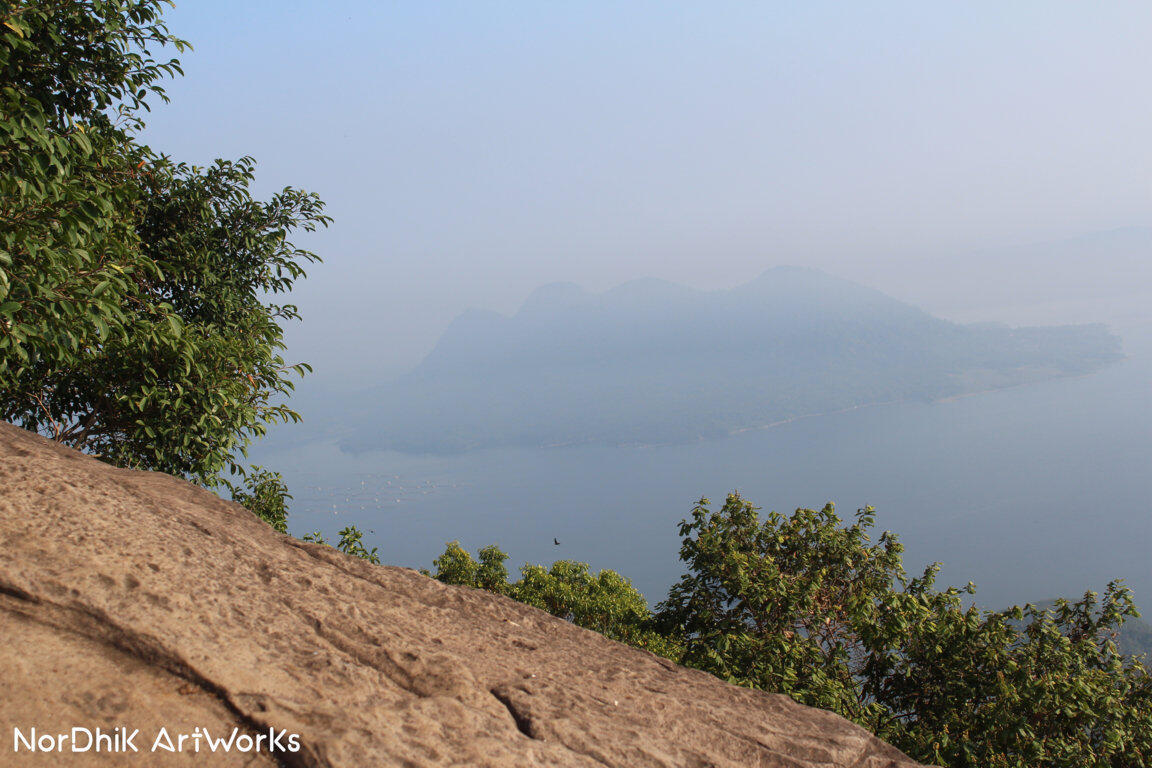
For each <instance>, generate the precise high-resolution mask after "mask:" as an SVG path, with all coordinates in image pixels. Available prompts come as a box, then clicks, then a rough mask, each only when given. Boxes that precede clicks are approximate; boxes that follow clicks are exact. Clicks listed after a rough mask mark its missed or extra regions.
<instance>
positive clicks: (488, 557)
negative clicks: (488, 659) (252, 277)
mask: <svg viewBox="0 0 1152 768" xmlns="http://www.w3.org/2000/svg"><path fill="white" fill-rule="evenodd" d="M478 556H479V561H477V560H474V559H473V558H472V556H471V555H470V554H469V553H468V552H467V551H466V550H465V549H464V548H463V547H462V546H460V543H459V542H457V541H453V542H449V543H448V545H447V547H446V548H445V550H444V554H442V555H440V557H438V558H436V560H435V561H434V562H433V565H434V566H435V568H436V572H435V573H434V574H429V575H432V576H434V578H436V579H439V580H440V581H442V582H444V583H446V584H459V585H462V586H467V587H474V588H477V589H485V590H488V591H489V592H494V593H496V594H500V595H507V596H508V597H511V598H513V599H514V600H518V601H520V602H522V603H527V604H528V605H532V606H535V607H536V608H540V609H542V610H545V611H548V612H549V613H551V614H552V615H553V616H559V617H560V618H562V619H565V620H566V621H571V622H572V623H573V624H576V625H577V626H581V627H584V628H586V629H591V630H593V631H596V632H599V633H601V634H603V635H606V636H608V637H610V638H612V639H613V640H618V641H620V642H623V643H628V644H629V645H633V646H636V647H639V648H645V649H647V650H650V651H652V652H653V653H658V654H661V655H666V656H667V655H672V654H673V653H675V652H677V651H676V649H675V648H674V647H673V645H672V644H670V643H669V642H668V641H667V639H666V638H664V637H663V636H662V635H660V634H658V633H657V632H655V631H654V630H653V628H652V627H651V621H652V613H651V611H650V610H649V608H648V603H647V602H646V601H645V599H644V596H643V595H641V594H640V593H639V592H637V591H636V588H635V587H633V586H632V583H631V582H630V581H628V579H626V578H624V577H623V576H621V575H620V574H618V573H616V572H615V571H609V570H602V571H600V572H599V573H597V574H592V573H591V571H590V569H589V567H588V564H587V563H578V562H574V561H572V560H557V561H556V562H554V563H553V564H552V566H551V567H550V568H545V567H544V566H542V565H532V564H525V565H524V566H523V567H522V568H521V569H520V579H519V580H518V581H516V582H512V583H509V581H508V570H507V568H505V566H504V561H505V560H507V559H508V555H507V554H505V553H504V552H503V551H501V550H500V548H499V547H497V546H487V547H484V548H483V549H481V550H480V551H479V552H478Z"/></svg>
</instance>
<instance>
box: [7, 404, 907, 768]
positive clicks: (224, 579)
mask: <svg viewBox="0 0 1152 768" xmlns="http://www.w3.org/2000/svg"><path fill="white" fill-rule="evenodd" d="M0 545H2V546H0V637H3V638H4V640H5V642H4V643H0V679H2V680H3V682H4V691H3V695H2V696H0V753H3V754H5V758H4V763H5V764H6V765H52V766H57V765H59V766H67V765H90V764H91V765H110V766H111V765H140V766H146V765H147V766H153V765H211V766H216V765H277V764H279V765H288V766H349V767H350V768H362V767H366V766H411V767H413V768H414V767H416V766H448V765H459V766H516V767H517V768H519V767H521V766H525V767H526V766H587V767H589V768H591V767H596V766H598V767H599V768H603V766H621V767H625V766H626V767H628V768H639V767H642V766H652V767H653V768H655V767H656V766H693V767H696V768H704V767H705V766H715V767H716V768H720V767H721V766H779V767H780V768H784V767H788V768H808V767H812V768H815V767H816V766H820V767H821V768H834V767H839V766H844V768H848V767H849V766H851V767H853V768H913V766H915V765H917V764H916V763H914V762H913V761H911V760H909V759H908V758H907V757H905V756H904V755H902V754H901V753H900V752H899V751H898V750H896V749H895V748H893V747H891V746H889V745H887V744H885V743H884V742H882V741H879V740H878V739H876V738H874V737H873V736H871V735H870V734H868V733H867V732H865V731H864V730H862V729H860V728H858V727H856V726H855V725H852V724H851V723H849V722H847V721H845V720H843V719H842V718H840V717H837V716H836V715H833V714H830V713H828V712H823V711H820V710H816V709H811V708H808V707H804V706H801V705H799V704H796V703H794V702H793V701H792V700H791V699H788V698H787V697H784V696H778V695H769V694H765V693H761V692H757V691H751V690H746V689H742V688H738V687H735V686H732V685H728V684H727V683H724V682H721V681H720V680H717V679H715V678H713V677H711V676H709V675H706V674H704V673H702V672H697V671H693V670H689V669H685V668H682V667H678V666H676V665H674V664H672V663H670V662H668V661H666V660H663V659H660V658H657V657H655V656H652V655H650V654H647V653H644V652H642V651H638V650H635V649H632V648H629V647H626V646H624V645H620V644H618V643H614V642H612V641H610V640H607V639H605V638H603V637H601V636H599V635H597V634H595V633H593V632H589V631H587V630H583V629H580V628H578V627H575V626H573V625H571V624H569V623H567V622H565V621H562V620H560V619H557V618H554V617H552V616H550V615H548V614H546V613H543V612H541V611H538V610H535V609H533V608H529V607H527V606H525V605H521V604H519V603H516V602H514V601H512V600H509V599H506V598H502V597H498V596H495V595H492V594H489V593H487V592H482V591H478V590H471V589H466V588H461V587H453V586H447V585H443V584H440V583H439V582H437V581H434V580H432V579H429V578H426V577H424V576H422V575H420V574H419V573H417V572H415V571H411V570H407V569H404V568H395V567H387V566H384V567H381V566H373V565H370V564H368V563H366V562H363V561H360V560H357V559H355V558H352V557H348V556H345V555H342V554H340V553H338V552H336V551H335V550H332V549H330V548H327V547H324V546H321V545H316V544H309V543H305V542H301V541H298V540H296V539H293V538H291V537H288V536H283V535H280V534H277V533H276V532H274V531H273V530H272V529H271V528H270V527H268V526H267V525H265V524H264V523H263V522H261V521H260V520H258V519H256V517H254V516H253V515H252V514H250V513H249V512H248V511H247V510H245V509H244V508H242V507H240V506H238V505H235V504H232V503H229V502H225V501H223V500H221V499H219V498H218V497H216V496H215V495H213V494H212V493H210V492H208V491H206V490H203V489H201V488H197V487H196V486H193V485H191V484H189V483H186V482H184V481H182V480H178V479H176V478H173V477H170V476H167V475H162V474H156V473H149V472H133V471H128V470H122V469H116V468H114V467H111V466H108V465H106V464H104V463H102V462H100V461H98V460H96V459H93V458H90V457H87V456H84V455H82V454H80V453H77V452H75V451H72V450H69V449H67V448H63V447H61V446H58V445H55V444H53V443H51V442H49V441H47V440H45V439H43V438H41V437H39V436H37V435H34V434H31V433H29V432H26V431H24V430H21V429H18V428H16V427H14V426H11V425H8V424H3V423H0ZM74 726H75V727H81V728H87V729H88V730H89V731H90V732H93V733H94V732H95V729H96V728H101V729H104V730H105V731H106V732H108V733H113V734H115V733H125V734H127V733H129V732H131V731H133V730H138V731H139V733H138V735H137V736H136V737H135V740H134V743H133V746H135V748H136V749H137V750H139V751H138V752H137V753H133V752H131V751H130V750H128V749H127V748H125V749H124V750H121V751H119V752H109V751H107V750H105V751H101V752H99V753H98V752H96V751H94V749H89V750H88V751H86V752H81V753H74V752H70V751H69V750H70V747H69V746H68V745H67V744H64V745H63V747H62V752H63V753H62V752H61V751H47V752H44V751H39V750H37V751H32V750H30V749H28V748H25V747H24V742H17V741H16V733H15V731H17V730H19V732H20V735H21V736H22V737H24V738H29V735H30V734H31V730H32V729H33V728H35V729H36V733H37V736H38V738H41V737H43V736H44V735H55V734H60V733H64V732H68V733H70V729H71V728H73V727H74ZM117 727H120V728H123V729H125V730H124V731H121V732H117V731H115V730H114V729H115V728H117ZM234 728H235V729H238V730H237V731H236V732H235V733H237V734H240V736H242V737H247V739H248V741H245V740H244V739H243V738H240V739H239V740H237V739H236V737H234V738H233V741H232V742H231V747H230V749H228V750H226V751H225V750H223V749H222V748H221V749H217V750H216V751H210V750H209V746H208V743H207V739H206V738H203V737H204V736H206V735H209V734H210V735H211V736H212V737H213V738H215V737H217V736H220V737H228V736H229V735H230V734H232V733H233V729H234ZM197 729H199V730H197ZM270 729H271V732H270ZM161 732H164V733H165V734H166V735H167V736H168V737H169V739H170V741H171V743H172V746H175V743H176V741H177V739H178V737H179V735H181V734H186V735H190V736H189V738H188V739H187V741H185V742H184V744H183V749H182V750H180V751H169V750H168V749H167V748H166V746H165V745H164V744H163V743H161V745H160V747H159V748H158V749H156V751H152V748H153V746H154V742H155V740H156V739H157V737H158V736H159V734H160V733H161ZM195 733H199V734H200V736H197V737H195V738H192V737H191V734H195ZM277 733H280V734H281V737H280V738H281V740H280V742H279V743H280V744H281V745H282V746H284V747H285V750H286V751H284V752H280V753H278V754H275V755H272V754H270V753H269V752H268V751H267V745H268V740H267V738H266V736H267V735H269V734H270V735H272V736H275V735H276V734H277ZM284 734H291V735H293V736H295V737H296V742H293V743H297V744H298V746H299V750H298V751H287V749H288V747H289V744H290V742H288V741H287V740H286V737H285V736H284ZM80 735H81V736H83V733H82V732H81V734H80ZM257 737H265V738H264V741H263V742H262V743H263V748H262V749H254V748H251V749H249V750H247V751H241V750H240V747H241V746H244V745H251V744H252V743H254V742H255V741H256V739H257ZM45 743H46V742H45ZM56 743H57V744H61V742H58V741H57V742H56ZM213 743H214V744H218V743H219V742H213ZM78 746H79V744H78ZM15 747H20V749H19V750H18V752H16V753H15V754H13V750H14V748H15ZM194 747H198V748H199V751H198V752H196V751H194Z"/></svg>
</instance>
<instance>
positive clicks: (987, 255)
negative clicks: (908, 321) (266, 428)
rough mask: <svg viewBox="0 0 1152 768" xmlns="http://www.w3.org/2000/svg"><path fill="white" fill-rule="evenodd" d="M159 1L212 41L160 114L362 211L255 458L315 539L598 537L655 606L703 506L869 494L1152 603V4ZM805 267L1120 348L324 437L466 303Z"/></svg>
mask: <svg viewBox="0 0 1152 768" xmlns="http://www.w3.org/2000/svg"><path fill="white" fill-rule="evenodd" d="M167 17H168V20H169V23H170V26H171V28H172V30H173V31H174V32H175V33H177V34H178V35H181V36H183V37H186V38H188V39H189V40H190V41H191V42H192V43H193V44H194V45H195V46H196V50H195V51H194V52H191V53H188V54H186V55H184V56H182V57H181V58H182V60H183V63H184V68H185V71H186V73H187V76H186V77H184V78H182V79H180V80H177V81H175V82H173V83H172V84H171V88H170V93H171V95H172V96H173V103H172V105H171V106H162V105H159V104H157V105H156V109H155V111H154V112H153V113H152V114H151V115H150V117H149V119H148V129H147V133H146V139H147V140H148V141H149V142H152V143H154V144H155V145H156V146H157V147H162V148H164V149H165V150H166V151H170V152H172V153H173V155H174V156H175V159H177V160H185V161H189V162H197V163H207V162H210V161H211V160H212V159H213V158H214V157H215V156H217V155H224V156H228V157H238V156H241V155H249V154H250V155H254V156H255V157H256V159H257V160H258V161H259V163H260V165H259V167H258V169H257V180H258V185H257V190H258V191H261V190H262V191H263V192H264V193H265V194H270V193H271V192H273V191H275V190H278V189H280V188H281V187H283V186H284V185H288V184H291V185H294V186H299V187H303V188H305V189H309V190H313V191H316V192H318V193H319V194H320V195H321V197H323V198H324V199H325V200H326V201H327V202H328V204H329V209H328V210H329V212H330V213H331V214H332V215H333V216H334V218H335V221H334V225H333V227H332V228H331V229H329V230H327V231H324V232H319V233H316V234H315V235H312V236H303V237H300V238H297V242H298V243H299V244H301V245H303V246H304V247H308V248H310V249H312V250H315V251H316V252H318V253H319V254H320V255H321V256H323V257H324V259H325V262H324V264H321V265H316V266H314V267H312V268H310V269H309V277H308V279H307V280H305V281H303V282H301V283H300V284H299V287H298V289H297V290H296V291H295V292H294V294H293V296H292V297H291V301H293V302H294V303H297V304H299V306H300V309H301V313H302V316H303V321H302V322H301V323H299V324H296V325H292V326H290V327H289V328H288V329H287V337H286V338H287V341H288V349H287V351H286V356H287V357H288V358H289V360H290V361H291V362H296V361H306V362H309V363H311V364H313V365H314V366H315V367H316V373H315V375H313V376H311V377H309V378H307V379H305V380H304V381H303V382H302V383H301V385H300V388H299V389H298V391H297V394H296V396H295V397H294V398H293V406H294V407H296V408H297V409H298V410H299V411H301V413H303V415H304V417H305V419H306V421H305V424H304V425H301V426H299V427H290V428H286V429H282V430H281V429H278V430H276V431H275V432H274V434H273V436H272V438H271V439H270V440H268V441H265V443H264V444H262V445H259V446H257V447H256V448H255V450H254V451H253V457H254V458H255V459H256V460H257V461H258V462H260V463H263V464H266V465H268V466H270V467H271V468H273V469H276V470H278V471H281V472H282V473H283V474H284V476H285V479H286V480H287V483H288V485H289V488H290V490H291V492H292V493H293V494H294V495H295V497H296V498H295V501H294V503H293V506H292V512H291V522H290V525H291V528H292V530H293V531H294V532H295V533H297V534H301V533H304V532H307V531H309V530H311V529H313V528H321V529H322V530H324V531H325V532H326V533H328V534H332V533H333V532H334V531H335V530H337V529H339V528H340V527H342V526H343V525H346V524H357V525H359V526H360V527H361V528H363V529H366V530H368V529H373V530H374V531H375V533H370V534H368V536H367V538H368V539H369V540H371V545H375V546H379V547H380V549H381V553H382V555H383V556H384V558H385V560H386V561H390V562H395V563H400V564H404V565H411V566H425V567H426V566H428V565H430V563H431V559H432V558H433V557H435V556H436V555H437V554H438V553H439V552H440V551H442V549H443V545H444V542H445V541H446V540H449V539H453V538H459V539H460V540H461V541H462V542H463V543H464V544H465V545H466V546H467V547H469V548H470V549H472V550H475V549H476V548H477V547H480V546H483V545H485V544H488V543H492V542H495V543H499V544H500V545H501V546H503V547H504V548H505V549H506V550H507V551H508V552H509V553H510V554H511V556H512V559H511V563H510V564H511V565H512V566H513V567H516V566H519V565H520V564H521V563H522V562H524V561H526V560H528V561H537V562H551V561H552V560H553V559H556V558H560V557H566V558H575V559H579V560H586V561H588V562H590V563H592V564H593V565H594V566H595V567H606V568H612V569H615V570H618V571H620V572H622V573H624V574H625V575H627V576H629V577H631V578H633V579H634V580H635V582H636V584H637V585H638V586H639V587H640V588H641V589H642V591H644V593H645V594H646V595H647V596H648V597H649V598H650V599H652V600H658V599H660V598H661V597H662V596H663V593H664V590H665V589H666V587H667V585H668V584H669V583H670V582H671V581H672V580H673V579H674V578H675V577H676V576H677V575H678V574H679V573H680V566H679V563H678V562H677V557H676V553H677V548H678V545H679V541H678V537H677V533H676V525H677V523H678V521H679V520H680V519H681V518H682V517H683V516H685V515H686V514H687V513H688V511H689V509H690V508H691V505H692V502H693V501H694V500H695V499H696V498H698V497H699V496H701V495H707V496H709V497H710V498H711V499H713V501H714V502H717V503H718V502H719V501H721V500H722V498H723V496H724V494H725V493H726V492H727V491H728V490H731V489H733V488H738V489H740V491H741V492H743V493H744V494H745V495H746V496H747V497H748V498H750V499H752V500H753V501H755V502H756V503H758V504H760V505H761V506H763V507H765V508H772V509H776V510H778V511H784V512H787V511H791V510H792V509H793V508H794V507H796V506H818V505H821V504H823V503H824V502H825V501H828V500H834V501H836V502H837V503H838V505H839V509H840V510H841V512H843V513H845V514H848V513H850V512H851V511H852V510H854V509H855V508H856V507H858V506H861V505H864V504H872V505H874V506H876V507H877V509H878V511H879V519H878V527H879V528H881V529H883V528H890V529H892V530H893V531H896V532H897V533H899V534H900V535H901V537H902V539H903V541H904V542H905V543H906V544H907V546H908V552H907V564H908V566H909V569H910V570H918V569H919V568H920V567H921V566H922V565H923V563H924V562H926V561H929V560H941V561H943V562H944V563H945V568H944V572H943V574H942V581H943V582H944V583H953V582H957V583H963V582H965V581H967V580H968V579H972V580H974V581H975V582H977V585H978V587H979V590H980V591H979V592H978V598H979V600H980V602H981V603H982V604H985V605H989V606H996V605H1000V604H1003V603H1006V602H1019V601H1025V600H1033V599H1036V600H1039V599H1044V598H1048V597H1052V596H1054V595H1057V594H1064V595H1073V594H1079V593H1080V592H1082V591H1083V590H1084V589H1087V588H1095V589H1100V588H1102V587H1103V586H1104V584H1105V583H1106V582H1107V581H1108V580H1109V579H1111V578H1114V577H1125V578H1127V579H1128V580H1129V583H1130V584H1131V585H1132V586H1133V587H1135V588H1136V592H1137V598H1138V602H1142V603H1143V604H1144V605H1145V607H1146V608H1149V609H1152V568H1149V567H1148V565H1147V556H1148V554H1149V551H1150V550H1152V541H1150V535H1152V534H1150V526H1152V523H1150V522H1149V521H1150V520H1152V514H1150V513H1149V512H1148V511H1147V510H1148V507H1149V503H1150V502H1152V481H1150V480H1149V477H1152V405H1150V401H1149V398H1150V395H1149V392H1150V391H1152V352H1150V349H1152V330H1150V329H1152V315H1150V313H1149V310H1148V308H1149V307H1152V247H1150V244H1152V238H1150V233H1152V230H1149V229H1148V226H1149V224H1152V185H1150V184H1149V179H1152V143H1150V142H1149V141H1148V136H1149V135H1152V90H1150V89H1148V88H1147V82H1146V81H1147V73H1148V72H1149V71H1152V47H1150V46H1149V45H1148V44H1147V30H1148V29H1150V28H1152V4H1149V3H1147V2H1143V1H1142V0H1131V1H1126V0H1118V1H1117V2H1109V3H1101V4H1093V5H1091V6H1088V5H1085V4H1082V3H1069V2H1054V1H1052V0H1045V1H1044V2H1031V1H1030V2H1019V3H1012V4H1004V3H991V2H971V3H952V4H942V3H913V2H881V3H871V4H860V5H850V4H844V3H836V2H824V1H823V0H817V1H814V2H809V3H802V4H783V3H764V4H750V3H727V2H715V3H680V2H661V3H645V2H638V3H629V4H618V3H604V2H589V3H580V4H541V3H482V2H481V3H475V2H467V3H464V2H447V3H378V2H368V1H367V0H336V1H335V2H332V3H328V4H325V6H324V7H323V9H320V10H318V9H317V8H315V7H314V6H302V5H297V4H293V3H284V2H278V3H264V2H252V3H234V2H222V1H221V0H203V1H202V2H196V3H191V2H181V3H178V5H177V7H176V8H175V9H174V10H173V12H172V13H171V14H168V15H167ZM780 264H795V265H799V266H806V267H818V268H820V269H823V270H825V271H827V272H828V273H829V274H832V275H836V276H838V277H843V278H847V279H850V280H853V281H856V282H859V283H863V284H866V285H868V286H871V287H874V288H877V289H879V290H881V291H884V292H885V293H887V294H889V295H891V296H893V297H896V298H898V299H901V300H904V301H907V302H910V303H912V304H915V305H917V306H919V307H922V308H923V309H925V310H927V311H929V312H931V313H933V314H935V315H937V316H940V317H944V318H947V319H949V320H956V321H963V322H971V321H1001V322H1007V323H1012V324H1061V323H1084V322H1106V323H1109V324H1110V326H1111V327H1112V328H1113V330H1115V331H1116V332H1118V333H1120V334H1121V335H1122V336H1123V337H1124V340H1125V345H1126V351H1127V352H1128V354H1129V359H1128V360H1126V361H1124V362H1122V363H1119V364H1116V365H1113V366H1110V367H1108V368H1106V369H1105V370H1103V371H1100V372H1098V373H1095V374H1092V375H1089V376H1083V377H1079V378H1072V379H1063V380H1058V381H1048V382H1043V383H1038V384H1032V385H1029V386H1026V387H1021V388H1019V389H1013V390H1004V391H998V392H992V393H986V394H980V395H975V396H972V397H967V398H963V399H959V400H954V401H950V402H938V403H933V404H923V403H905V404H899V405H891V406H883V407H874V408H867V409H861V410H858V411H853V412H849V413H841V414H834V415H829V416H823V417H813V418H807V419H802V420H799V421H795V422H792V423H790V424H786V425H782V426H779V427H776V428H773V429H769V430H764V431H752V432H746V433H742V434H739V435H735V436H732V437H729V438H726V439H721V440H713V441H706V442H700V443H693V444H688V445H675V446H661V447H651V448H608V447H600V446H594V445H587V446H580V447H572V448H564V449H554V450H528V449H523V450H487V451H479V452H475V453H469V454H463V455H460V456H446V457H432V456H411V455H404V454H399V453H388V452H375V453H365V454H360V455H355V456H354V455H349V454H342V453H340V452H339V451H338V450H337V449H336V447H335V446H334V444H333V442H332V441H331V440H329V441H328V442H325V441H323V440H321V441H316V440H314V438H315V436H316V435H317V433H324V432H325V430H326V429H329V428H330V427H332V425H328V424H325V420H326V419H327V418H328V415H329V414H330V413H331V408H330V405H331V403H333V402H340V401H343V400H345V399H346V398H348V397H349V396H350V395H351V394H353V393H359V392H365V391H368V390H370V389H371V388H373V387H376V386H379V385H381V384H383V383H384V382H385V381H387V380H389V379H391V378H393V377H395V376H398V375H400V374H402V373H404V372H405V371H408V370H410V369H412V368H413V366H415V365H416V364H417V363H418V362H419V361H420V360H421V358H422V357H423V356H424V355H425V354H426V353H427V352H428V350H429V349H430V348H431V347H432V346H433V344H434V343H435V342H436V340H437V339H438V338H440V336H441V334H442V333H443V332H444V329H445V328H446V327H448V325H449V323H451V322H452V319H453V318H454V317H456V316H457V315H458V314H460V313H461V312H462V311H464V310H465V309H467V308H469V307H478V308H481V309H488V310H496V311H499V312H502V313H505V314H509V313H511V312H514V311H515V310H516V308H517V307H518V306H519V305H520V303H521V302H522V301H523V300H524V298H525V297H526V296H527V295H528V294H529V293H530V292H531V291H532V290H533V289H534V288H536V287H538V286H540V285H543V284H546V283H550V282H554V281H571V282H575V283H578V284H580V285H581V286H584V287H586V288H589V289H591V290H594V291H599V290H603V289H605V288H608V287H610V286H614V285H618V284H620V283H623V282H625V281H627V280H630V279H634V278H643V277H657V278H664V279H667V280H672V281H675V282H679V283H683V284H685V285H690V286H693V287H696V288H703V289H717V288H725V287H731V286H734V285H737V284H740V283H743V282H746V281H748V280H750V279H752V278H753V277H755V276H756V275H758V274H760V273H762V272H763V271H764V270H766V269H768V268H770V267H773V266H777V265H780ZM338 426H339V425H336V427H338ZM333 428H334V427H333ZM334 509H335V511H337V512H339V514H337V515H334V514H333V510H334ZM553 537H556V538H558V539H559V540H560V541H561V545H560V546H559V547H557V546H554V545H553V544H552V543H551V542H552V539H553Z"/></svg>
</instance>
